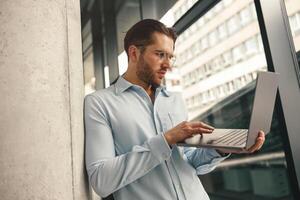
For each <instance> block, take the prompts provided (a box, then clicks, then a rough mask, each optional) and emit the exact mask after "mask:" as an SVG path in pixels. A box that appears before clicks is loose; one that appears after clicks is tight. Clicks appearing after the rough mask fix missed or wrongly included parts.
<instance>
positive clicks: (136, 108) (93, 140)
mask: <svg viewBox="0 0 300 200" xmlns="http://www.w3.org/2000/svg"><path fill="white" fill-rule="evenodd" d="M185 120H187V112H186V109H185V106H184V103H183V100H182V98H181V96H180V95H179V94H177V93H169V92H167V91H166V90H165V88H163V87H159V88H157V89H156V93H155V101H154V104H153V103H152V102H151V99H150V97H149V95H148V94H147V93H146V91H145V90H144V89H143V88H142V87H140V86H137V85H133V84H131V83H130V82H128V81H126V80H125V79H124V78H122V77H120V78H119V79H118V81H117V82H116V83H115V84H114V85H112V86H110V87H109V88H107V89H104V90H100V91H96V92H94V93H92V94H90V95H88V96H86V98H85V129H86V168H87V172H88V176H89V180H90V183H91V185H92V187H93V189H94V190H95V192H96V193H97V194H99V195H100V196H101V197H106V196H108V195H110V194H111V193H113V196H114V199H115V200H174V199H179V200H199V199H201V200H205V199H209V197H208V195H207V193H206V192H205V190H204V188H203V186H202V184H201V182H200V180H199V178H198V176H197V175H199V174H206V173H208V172H210V171H212V170H213V169H214V168H215V167H216V165H217V164H218V163H220V162H221V161H222V160H224V159H225V158H226V157H221V156H220V155H219V154H218V153H217V152H216V151H215V150H213V149H206V148H187V147H185V148H183V147H178V146H176V145H173V146H172V147H171V148H170V146H169V145H168V143H167V141H166V139H165V137H164V133H165V132H166V131H167V130H169V129H171V128H172V127H174V126H176V125H177V124H179V123H180V122H182V121H185Z"/></svg>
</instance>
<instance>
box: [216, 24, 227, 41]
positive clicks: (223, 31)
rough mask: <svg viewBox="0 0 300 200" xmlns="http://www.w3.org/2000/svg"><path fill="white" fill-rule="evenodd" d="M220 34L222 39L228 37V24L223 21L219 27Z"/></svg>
mask: <svg viewBox="0 0 300 200" xmlns="http://www.w3.org/2000/svg"><path fill="white" fill-rule="evenodd" d="M218 35H219V38H220V40H223V39H224V38H226V37H227V29H226V24H224V23H223V24H221V25H220V26H219V27H218Z"/></svg>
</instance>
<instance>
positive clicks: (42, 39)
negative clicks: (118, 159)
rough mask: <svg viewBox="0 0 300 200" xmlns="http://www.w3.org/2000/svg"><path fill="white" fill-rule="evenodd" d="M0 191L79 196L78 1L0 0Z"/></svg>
mask: <svg viewBox="0 0 300 200" xmlns="http://www.w3.org/2000/svg"><path fill="white" fill-rule="evenodd" d="M0 24H1V29H0V94H1V96H0V101H1V103H0V113H1V114H0V195H1V197H0V198H1V199H2V200H11V199H16V200H18V199H22V200H26V199H28V200H29V199H30V200H32V199H49V200H50V199H51V200H54V199H57V200H62V199H63V200H68V199H78V200H79V199H80V200H81V199H83V200H84V199H87V198H88V197H87V196H88V184H87V178H86V175H85V169H84V132H83V109H82V107H83V92H84V91H83V72H82V56H81V55H82V51H81V28H80V8H79V1H73V0H65V1H48V0H39V1H35V0H25V1H16V0H9V1H8V0H2V1H0Z"/></svg>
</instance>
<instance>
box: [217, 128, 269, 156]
mask: <svg viewBox="0 0 300 200" xmlns="http://www.w3.org/2000/svg"><path fill="white" fill-rule="evenodd" d="M264 142H265V133H264V132H263V131H259V132H258V136H257V138H256V142H255V144H254V145H253V146H252V147H250V148H249V149H246V150H245V151H242V150H227V149H216V150H217V151H218V152H220V153H253V152H255V151H258V150H259V149H260V148H261V147H262V145H263V144H264Z"/></svg>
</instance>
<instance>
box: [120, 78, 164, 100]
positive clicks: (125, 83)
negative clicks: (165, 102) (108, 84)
mask: <svg viewBox="0 0 300 200" xmlns="http://www.w3.org/2000/svg"><path fill="white" fill-rule="evenodd" d="M132 86H134V84H132V83H130V82H129V81H127V80H125V79H124V78H123V77H122V76H119V78H118V80H117V82H116V83H115V93H116V95H119V94H121V93H122V92H124V91H125V90H127V89H128V88H130V87H132ZM157 90H159V91H162V92H163V93H164V94H165V95H166V96H167V97H169V96H170V93H169V92H168V91H167V90H166V87H165V86H160V87H158V88H157Z"/></svg>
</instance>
